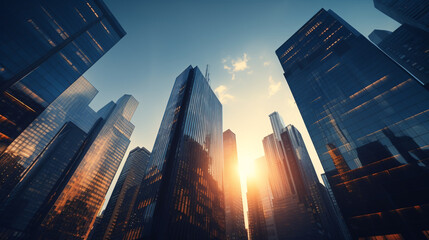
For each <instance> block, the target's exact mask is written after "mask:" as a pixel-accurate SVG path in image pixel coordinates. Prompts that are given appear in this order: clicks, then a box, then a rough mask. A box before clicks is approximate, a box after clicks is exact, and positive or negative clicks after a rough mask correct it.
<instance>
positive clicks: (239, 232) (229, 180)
mask: <svg viewBox="0 0 429 240" xmlns="http://www.w3.org/2000/svg"><path fill="white" fill-rule="evenodd" d="M223 154H224V155H223V156H224V158H223V159H224V172H225V173H224V193H225V222H226V239H228V240H238V239H241V240H247V232H246V229H245V226H244V214H243V201H242V198H241V183H240V174H239V165H238V156H237V142H236V138H235V134H234V133H233V132H232V131H231V130H230V129H228V130H226V131H225V132H223Z"/></svg>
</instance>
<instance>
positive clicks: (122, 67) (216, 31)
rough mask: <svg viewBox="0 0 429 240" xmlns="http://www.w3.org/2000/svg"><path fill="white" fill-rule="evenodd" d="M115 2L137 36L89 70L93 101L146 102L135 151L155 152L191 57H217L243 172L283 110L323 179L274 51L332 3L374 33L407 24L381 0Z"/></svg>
mask: <svg viewBox="0 0 429 240" xmlns="http://www.w3.org/2000/svg"><path fill="white" fill-rule="evenodd" d="M105 3H106V4H107V6H108V7H109V9H110V10H111V11H112V13H113V15H114V16H115V17H116V18H117V19H118V21H119V22H120V24H121V25H122V27H123V28H124V29H125V31H126V32H127V35H126V36H125V37H124V38H123V39H122V40H121V41H119V43H118V44H116V45H115V46H114V47H113V48H112V49H111V50H109V51H108V52H107V53H106V54H105V56H103V57H102V58H101V59H100V60H99V61H98V62H97V63H96V64H95V65H94V66H93V67H92V68H91V69H90V70H88V71H87V72H86V73H85V74H84V76H85V77H86V78H87V79H88V80H89V81H90V82H91V83H92V84H93V85H94V86H95V87H96V88H97V89H98V90H99V94H98V95H97V97H96V98H95V99H94V101H93V102H92V103H91V107H93V108H94V109H96V110H98V109H99V108H100V107H102V106H103V105H105V104H106V103H107V102H109V101H110V100H114V101H116V100H117V99H118V98H119V97H121V96H122V95H123V94H132V95H133V96H134V97H135V98H136V99H137V100H138V101H139V102H140V104H139V107H138V108H137V110H136V113H135V115H134V117H133V119H132V122H133V124H134V125H135V130H134V132H133V135H132V137H131V144H130V146H129V148H128V152H129V151H130V150H131V149H133V148H135V147H136V146H144V147H146V148H147V149H149V150H152V148H153V144H154V142H155V138H156V134H157V132H158V129H159V126H160V123H161V119H162V116H163V114H164V110H165V107H166V105H167V101H168V98H169V95H170V92H171V89H172V87H173V83H174V81H175V79H176V77H177V76H178V75H179V74H180V73H181V72H182V71H183V70H184V69H185V68H186V67H187V66H189V65H192V66H198V67H199V68H200V69H201V71H202V72H203V73H204V72H205V69H206V65H207V64H208V65H209V72H210V85H211V87H212V89H213V90H214V91H215V93H216V94H217V96H218V98H219V100H220V101H221V102H222V104H223V128H224V130H227V129H231V130H232V131H233V132H234V133H235V134H236V136H237V148H238V158H239V162H240V168H241V177H242V180H244V177H245V174H246V172H247V171H248V169H249V168H250V167H249V166H251V164H252V162H253V160H254V159H256V158H259V157H261V156H263V155H264V150H263V146H262V139H263V138H264V137H265V136H267V135H269V134H271V133H272V128H271V125H270V121H269V118H268V115H269V114H270V113H272V112H274V111H277V112H279V113H280V115H281V116H282V117H283V119H284V122H285V124H286V125H288V124H293V125H294V126H295V127H297V129H298V130H299V131H300V132H301V134H302V136H303V138H304V141H305V143H306V146H307V149H308V151H309V154H310V156H311V158H312V161H313V164H314V166H315V169H316V172H317V174H318V175H319V178H320V174H322V173H323V169H322V167H321V164H320V161H319V159H318V157H317V154H316V152H315V150H314V147H313V144H312V142H311V139H310V137H309V135H308V132H307V130H306V128H305V125H304V122H303V121H302V118H301V115H300V113H299V110H298V108H297V106H296V104H295V101H294V98H293V96H292V94H291V92H290V90H289V87H288V85H287V83H286V81H285V79H284V77H283V70H282V68H281V66H280V63H279V62H278V60H277V57H276V55H275V53H274V52H275V50H276V49H277V48H278V47H279V46H280V45H281V44H283V43H284V42H285V41H286V40H287V39H288V38H289V37H290V36H292V34H293V33H295V32H296V31H297V30H298V29H299V28H300V27H301V26H302V25H304V24H305V23H306V22H307V21H308V20H309V19H310V18H311V17H312V16H313V15H314V14H316V12H318V11H319V10H320V9H321V8H325V9H326V10H328V9H332V10H333V11H334V12H336V13H337V14H338V15H339V16H340V17H342V18H343V19H345V20H346V21H347V22H348V23H349V24H350V25H351V26H353V27H355V28H356V29H357V30H358V31H359V32H361V33H362V34H363V35H364V36H368V35H369V34H370V33H371V32H372V30H374V29H384V30H394V29H396V28H397V27H398V26H399V24H398V23H396V22H395V21H394V20H392V19H390V18H389V17H387V16H385V15H384V14H382V13H381V12H379V11H378V10H377V9H375V8H374V6H373V2H372V0H298V1H297V0H283V1H280V0H260V1H257V0H199V1H192V0H183V1H165V0H157V1H156V0H105ZM127 154H128V153H127ZM125 159H126V156H125ZM123 163H124V161H123V162H122V165H123ZM122 165H121V167H122ZM120 170H121V168H120V169H119V171H118V173H117V176H116V178H115V180H114V181H116V179H117V177H118V175H119V173H120ZM244 187H245V186H244ZM111 191H112V189H110V192H111ZM244 194H245V191H243V195H244ZM108 196H110V194H108ZM244 196H245V195H244ZM105 204H106V203H105Z"/></svg>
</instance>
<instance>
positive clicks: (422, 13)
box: [374, 0, 429, 32]
mask: <svg viewBox="0 0 429 240" xmlns="http://www.w3.org/2000/svg"><path fill="white" fill-rule="evenodd" d="M374 6H375V7H376V8H377V9H378V10H380V11H382V12H383V13H385V14H386V15H388V16H389V17H391V18H393V19H394V20H396V21H397V22H399V23H401V24H407V25H410V26H413V27H416V28H420V29H422V30H424V31H426V32H429V2H428V1H426V0H374Z"/></svg>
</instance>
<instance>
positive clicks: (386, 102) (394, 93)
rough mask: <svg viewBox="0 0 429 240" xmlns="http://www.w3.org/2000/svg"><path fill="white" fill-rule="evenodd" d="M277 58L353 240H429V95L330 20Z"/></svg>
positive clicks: (326, 15)
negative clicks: (382, 239)
mask: <svg viewBox="0 0 429 240" xmlns="http://www.w3.org/2000/svg"><path fill="white" fill-rule="evenodd" d="M276 54H277V56H278V58H279V61H280V63H281V65H282V67H283V70H284V76H285V78H286V81H287V82H288V84H289V87H290V89H291V91H292V93H293V96H294V98H295V100H296V103H297V105H298V108H299V109H300V112H301V115H302V117H303V119H304V122H305V124H306V127H307V129H308V131H309V133H310V136H311V138H312V140H313V143H314V145H315V148H316V150H317V153H318V155H319V158H320V160H321V162H322V166H323V168H324V170H325V174H326V175H325V178H326V180H327V182H328V183H329V187H330V189H329V191H332V194H333V196H335V200H336V203H337V204H338V206H339V208H340V210H341V213H342V215H343V217H344V219H345V221H346V223H347V225H348V228H349V230H350V232H351V235H352V237H353V238H354V239H375V238H388V239H426V238H427V236H428V234H429V232H428V229H429V222H428V220H427V219H428V216H429V211H428V206H429V185H428V184H427V183H428V182H429V171H428V166H429V165H428V164H429V149H428V148H429V127H428V126H429V124H428V123H429V114H428V112H429V93H428V92H427V90H426V89H425V88H424V87H423V86H422V85H421V84H420V83H419V82H417V80H416V79H414V78H413V77H412V76H411V75H410V74H408V73H407V72H406V71H405V70H403V69H402V68H401V67H400V66H399V65H398V64H396V63H395V62H394V61H392V60H391V59H390V58H389V57H388V56H387V55H385V54H384V53H383V52H382V51H380V50H379V49H378V48H377V47H376V46H374V45H373V44H372V43H371V42H369V40H368V39H366V38H365V37H364V36H362V35H361V34H360V33H359V32H358V31H356V30H355V29H354V28H353V27H351V26H350V25H349V24H347V23H346V22H345V21H344V20H343V19H341V18H340V17H339V16H337V15H336V14H335V13H334V12H333V11H331V10H329V11H325V10H324V9H322V10H320V11H319V12H318V13H317V14H316V15H315V16H314V17H312V18H311V19H310V20H309V21H308V22H307V23H306V24H305V25H304V26H303V27H301V28H300V29H299V30H298V31H297V32H296V33H295V34H294V35H293V36H292V37H291V38H289V40H287V41H286V42H285V43H284V44H283V45H282V46H281V47H280V48H279V49H277V51H276Z"/></svg>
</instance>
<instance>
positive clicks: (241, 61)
mask: <svg viewBox="0 0 429 240" xmlns="http://www.w3.org/2000/svg"><path fill="white" fill-rule="evenodd" d="M248 61H249V59H247V54H246V53H244V54H243V58H237V60H232V61H231V63H232V66H233V70H232V71H234V72H239V71H244V70H246V69H247V68H249V67H248V66H247V62H248Z"/></svg>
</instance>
